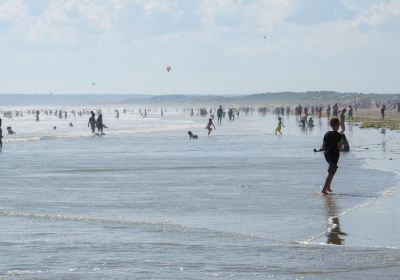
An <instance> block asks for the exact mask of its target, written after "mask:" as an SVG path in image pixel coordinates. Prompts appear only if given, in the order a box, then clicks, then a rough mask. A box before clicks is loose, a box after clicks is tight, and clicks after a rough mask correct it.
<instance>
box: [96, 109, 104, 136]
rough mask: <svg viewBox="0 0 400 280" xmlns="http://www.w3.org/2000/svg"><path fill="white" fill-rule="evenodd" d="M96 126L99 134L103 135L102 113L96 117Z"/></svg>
mask: <svg viewBox="0 0 400 280" xmlns="http://www.w3.org/2000/svg"><path fill="white" fill-rule="evenodd" d="M96 126H97V131H98V132H100V133H101V135H103V128H104V124H103V115H102V114H101V113H100V114H99V116H98V117H97V120H96Z"/></svg>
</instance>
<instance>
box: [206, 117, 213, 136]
mask: <svg viewBox="0 0 400 280" xmlns="http://www.w3.org/2000/svg"><path fill="white" fill-rule="evenodd" d="M212 127H214V129H216V128H215V125H214V123H213V121H212V119H208V123H207V125H206V128H205V129H207V130H208V135H210V134H211V131H212V130H213V129H212Z"/></svg>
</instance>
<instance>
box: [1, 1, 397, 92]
mask: <svg viewBox="0 0 400 280" xmlns="http://www.w3.org/2000/svg"><path fill="white" fill-rule="evenodd" d="M167 66H171V71H170V72H168V71H167V70H166V67H167ZM399 74H400V0H374V1H373V0H180V1H178V0H0V94H1V93H3V94H4V93H50V92H52V93H54V94H68V93H71V94H74V93H115V94H122V93H126V94H224V95H237V94H252V93H262V92H278V91H313V90H333V91H341V92H365V93H371V92H373V93H399V92H400V76H399Z"/></svg>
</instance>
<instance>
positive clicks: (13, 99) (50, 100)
mask: <svg viewBox="0 0 400 280" xmlns="http://www.w3.org/2000/svg"><path fill="white" fill-rule="evenodd" d="M397 102H400V94H372V93H371V94H364V93H341V92H335V91H308V92H274V93H257V94H250V95H237V96H223V95H129V94H63V95H58V94H0V106H29V105H42V106H45V105H64V106H73V105H94V104H122V103H126V104H132V105H133V104H148V105H155V106H167V105H182V106H198V105H220V104H221V105H239V106H243V105H253V106H254V105H258V106H283V105H297V104H310V105H311V104H333V103H339V104H358V105H359V107H360V108H369V107H373V106H375V105H379V104H382V103H390V104H396V103H397Z"/></svg>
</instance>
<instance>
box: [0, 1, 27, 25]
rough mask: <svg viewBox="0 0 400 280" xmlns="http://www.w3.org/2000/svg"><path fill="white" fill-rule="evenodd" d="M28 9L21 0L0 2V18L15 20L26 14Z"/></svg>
mask: <svg viewBox="0 0 400 280" xmlns="http://www.w3.org/2000/svg"><path fill="white" fill-rule="evenodd" d="M27 12H28V9H27V7H26V5H25V4H24V2H23V1H22V0H7V1H4V2H3V3H2V4H0V20H3V21H17V20H20V19H21V18H23V17H25V16H26V15H27Z"/></svg>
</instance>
